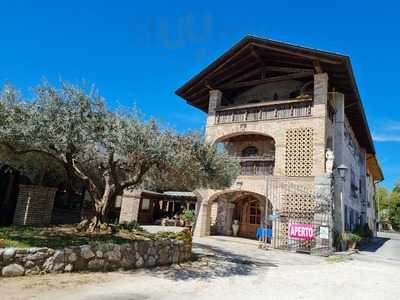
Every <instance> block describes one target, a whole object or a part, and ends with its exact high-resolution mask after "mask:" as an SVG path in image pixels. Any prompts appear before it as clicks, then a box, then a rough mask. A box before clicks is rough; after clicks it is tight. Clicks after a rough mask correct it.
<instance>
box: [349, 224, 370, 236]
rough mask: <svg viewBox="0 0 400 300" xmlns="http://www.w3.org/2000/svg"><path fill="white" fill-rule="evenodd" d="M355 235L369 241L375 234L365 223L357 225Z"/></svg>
mask: <svg viewBox="0 0 400 300" xmlns="http://www.w3.org/2000/svg"><path fill="white" fill-rule="evenodd" d="M353 233H355V234H357V235H359V236H361V237H362V238H365V239H369V238H372V237H373V236H374V233H373V232H372V230H371V229H370V228H369V226H368V224H367V223H365V224H363V225H361V224H360V225H357V227H356V228H355V229H354V230H353Z"/></svg>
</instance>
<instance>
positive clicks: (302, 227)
mask: <svg viewBox="0 0 400 300" xmlns="http://www.w3.org/2000/svg"><path fill="white" fill-rule="evenodd" d="M289 238H290V239H293V240H306V241H309V240H313V239H314V229H313V226H312V225H311V224H289Z"/></svg>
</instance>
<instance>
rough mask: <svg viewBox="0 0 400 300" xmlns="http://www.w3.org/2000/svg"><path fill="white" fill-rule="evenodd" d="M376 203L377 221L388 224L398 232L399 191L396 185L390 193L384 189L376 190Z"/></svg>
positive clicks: (399, 223)
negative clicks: (377, 209) (377, 207)
mask: <svg viewBox="0 0 400 300" xmlns="http://www.w3.org/2000/svg"><path fill="white" fill-rule="evenodd" d="M376 201H377V202H378V203H379V219H380V222H381V223H389V224H391V225H392V226H393V228H394V229H396V230H400V189H399V183H396V185H395V187H394V188H393V190H392V192H389V191H388V190H387V189H386V188H384V187H379V188H378V189H377V194H376Z"/></svg>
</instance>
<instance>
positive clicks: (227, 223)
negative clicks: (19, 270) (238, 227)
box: [224, 202, 235, 235]
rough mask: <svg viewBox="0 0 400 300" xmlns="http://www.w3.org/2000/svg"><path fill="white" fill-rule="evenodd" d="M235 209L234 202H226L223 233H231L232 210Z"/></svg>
mask: <svg viewBox="0 0 400 300" xmlns="http://www.w3.org/2000/svg"><path fill="white" fill-rule="evenodd" d="M234 210H235V204H234V203H231V202H228V203H226V219H225V228H224V234H226V235H232V223H233V212H234Z"/></svg>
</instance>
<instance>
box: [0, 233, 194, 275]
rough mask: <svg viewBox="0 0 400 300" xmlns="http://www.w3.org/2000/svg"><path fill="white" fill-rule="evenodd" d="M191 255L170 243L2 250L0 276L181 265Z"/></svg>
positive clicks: (175, 242) (188, 249) (185, 246)
mask: <svg viewBox="0 0 400 300" xmlns="http://www.w3.org/2000/svg"><path fill="white" fill-rule="evenodd" d="M191 255H192V248H191V245H188V244H185V243H184V242H183V241H180V240H170V239H162V240H157V241H134V242H131V243H129V244H124V245H117V244H98V245H93V246H89V245H84V246H74V247H68V248H64V249H62V250H54V249H50V248H27V249H22V248H17V249H15V248H3V249H0V269H1V274H0V276H4V277H11V276H23V275H37V274H44V273H55V272H59V273H62V272H75V271H84V270H88V271H112V270H118V269H125V270H129V269H136V268H146V267H147V268H150V267H155V266H162V265H170V264H175V263H181V262H184V261H187V260H190V259H191Z"/></svg>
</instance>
